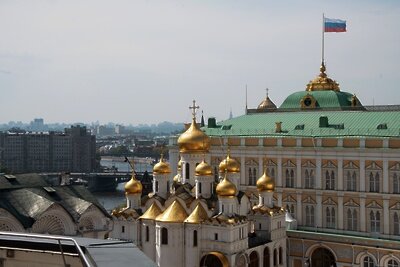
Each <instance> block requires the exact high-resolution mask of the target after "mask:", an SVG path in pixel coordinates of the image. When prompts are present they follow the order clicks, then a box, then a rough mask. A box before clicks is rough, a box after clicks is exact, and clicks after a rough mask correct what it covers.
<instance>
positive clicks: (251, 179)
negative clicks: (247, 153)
mask: <svg viewBox="0 0 400 267" xmlns="http://www.w3.org/2000/svg"><path fill="white" fill-rule="evenodd" d="M249 184H250V185H253V173H252V172H251V168H249Z"/></svg>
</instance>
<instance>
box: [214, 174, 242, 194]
mask: <svg viewBox="0 0 400 267" xmlns="http://www.w3.org/2000/svg"><path fill="white" fill-rule="evenodd" d="M215 191H216V192H217V195H218V196H219V197H234V196H236V193H237V188H236V186H235V184H234V183H232V182H231V181H229V180H228V178H227V177H226V173H225V177H224V179H222V181H221V182H220V183H219V184H218V185H217V187H216V189H215Z"/></svg>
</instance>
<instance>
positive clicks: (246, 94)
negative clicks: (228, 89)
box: [245, 84, 247, 114]
mask: <svg viewBox="0 0 400 267" xmlns="http://www.w3.org/2000/svg"><path fill="white" fill-rule="evenodd" d="M245 114H247V84H246V110H245Z"/></svg>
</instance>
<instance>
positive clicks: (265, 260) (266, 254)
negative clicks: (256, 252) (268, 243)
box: [263, 247, 270, 267]
mask: <svg viewBox="0 0 400 267" xmlns="http://www.w3.org/2000/svg"><path fill="white" fill-rule="evenodd" d="M269 258H270V253H269V248H268V247H265V249H264V255H263V267H270V264H269V261H270V259H269Z"/></svg>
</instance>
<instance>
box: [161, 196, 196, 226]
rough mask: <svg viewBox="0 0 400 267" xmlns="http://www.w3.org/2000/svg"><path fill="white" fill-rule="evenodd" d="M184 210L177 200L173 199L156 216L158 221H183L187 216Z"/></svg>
mask: <svg viewBox="0 0 400 267" xmlns="http://www.w3.org/2000/svg"><path fill="white" fill-rule="evenodd" d="M187 216H188V215H187V213H186V210H185V209H184V208H183V207H182V205H181V204H180V203H179V201H178V200H174V202H172V204H171V205H170V206H169V207H168V208H167V209H166V210H164V212H163V213H161V214H160V215H158V216H157V218H156V221H158V222H174V223H178V222H183V221H184V220H185V219H186V218H187Z"/></svg>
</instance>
